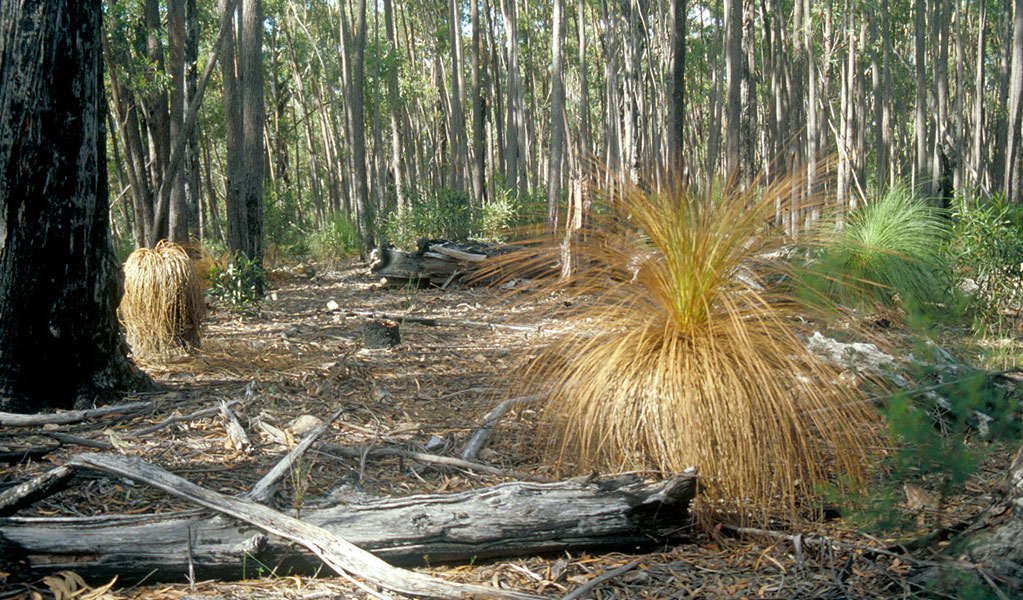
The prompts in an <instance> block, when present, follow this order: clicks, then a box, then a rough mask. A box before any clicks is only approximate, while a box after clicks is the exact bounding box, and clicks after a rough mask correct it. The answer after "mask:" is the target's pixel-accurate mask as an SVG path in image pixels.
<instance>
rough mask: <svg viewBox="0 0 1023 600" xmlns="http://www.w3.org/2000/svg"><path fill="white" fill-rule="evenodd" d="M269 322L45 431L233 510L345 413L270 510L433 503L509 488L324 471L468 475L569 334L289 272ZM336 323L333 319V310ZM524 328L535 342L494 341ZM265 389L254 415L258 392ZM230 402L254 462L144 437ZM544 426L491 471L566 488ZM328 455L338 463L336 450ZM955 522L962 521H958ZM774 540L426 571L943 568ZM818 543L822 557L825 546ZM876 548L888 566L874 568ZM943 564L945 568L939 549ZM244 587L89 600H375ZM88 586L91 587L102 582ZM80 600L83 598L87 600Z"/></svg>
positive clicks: (494, 308)
mask: <svg viewBox="0 0 1023 600" xmlns="http://www.w3.org/2000/svg"><path fill="white" fill-rule="evenodd" d="M271 282H272V284H271V289H270V293H269V295H268V297H267V300H266V302H264V303H263V304H262V305H260V306H258V307H254V308H253V309H252V310H250V311H248V312H247V313H246V312H245V311H242V312H239V311H237V310H233V309H228V308H226V307H223V306H218V307H214V309H213V310H212V312H211V314H210V315H209V318H208V325H207V329H206V331H205V335H204V342H203V348H202V349H201V350H199V351H197V352H195V353H193V354H191V355H189V356H185V357H179V358H177V359H171V360H167V361H164V362H162V363H144V364H143V365H142V367H143V368H144V369H145V370H146V371H147V372H149V373H150V374H152V375H153V377H154V378H155V379H156V380H157V381H158V382H159V383H161V384H162V385H163V386H165V390H164V391H161V392H159V393H156V394H150V395H142V396H138V397H133V398H126V399H125V400H126V401H130V400H133V399H146V400H154V401H155V402H156V408H155V409H154V410H153V411H151V412H150V413H148V414H145V415H141V416H135V417H132V418H130V419H128V418H125V419H121V420H119V421H116V422H113V423H111V422H109V421H101V422H98V423H92V424H82V425H73V426H66V427H59V428H55V429H51V430H50V432H51V433H52V432H54V431H57V432H63V433H65V434H69V435H73V436H75V437H77V438H79V439H80V440H87V441H91V442H94V445H95V446H97V447H101V448H102V447H107V448H115V449H117V450H118V451H120V452H124V453H127V454H133V455H137V456H139V457H141V458H143V459H145V460H146V461H148V462H151V463H153V464H156V465H158V466H160V467H163V468H165V469H168V470H170V471H172V472H174V473H176V474H178V475H180V476H183V477H185V478H187V479H189V480H191V481H193V482H195V483H197V484H199V485H201V486H204V487H207V488H210V489H213V490H217V491H220V492H224V493H227V494H237V493H241V492H244V491H245V490H247V489H248V488H249V487H250V486H251V485H252V484H253V483H255V482H256V481H257V480H258V479H259V478H260V477H261V476H262V475H263V474H264V473H266V472H267V471H268V470H269V469H270V468H271V467H272V466H273V465H274V464H275V463H276V462H277V461H278V460H279V459H280V458H281V456H283V454H284V453H286V452H287V451H288V449H289V447H291V446H292V445H293V444H294V443H295V441H296V439H298V438H300V437H301V435H300V434H299V433H297V432H294V431H292V429H291V426H292V424H293V423H294V422H295V420H296V419H297V418H299V417H302V416H303V415H311V416H313V417H316V418H319V419H324V418H327V417H328V416H329V415H330V414H332V413H333V412H334V411H335V410H337V409H338V408H341V407H344V409H345V410H344V412H343V413H342V415H341V416H340V418H338V419H337V420H336V421H335V422H334V423H333V424H332V426H331V427H330V428H329V430H328V431H327V433H325V434H324V435H323V437H322V438H321V439H320V445H319V446H317V447H314V450H313V451H311V452H310V453H309V454H308V456H307V459H308V464H307V466H308V467H309V469H308V473H303V476H301V477H292V478H288V479H286V481H285V482H284V483H283V485H282V487H281V489H280V491H279V492H278V494H277V497H276V498H275V504H276V505H277V506H278V507H282V508H287V507H301V506H302V504H303V503H304V502H307V501H309V500H311V499H315V498H316V497H317V496H320V495H321V494H324V493H325V492H327V491H328V490H330V489H331V487H332V486H333V485H334V484H335V483H337V482H338V481H339V480H341V479H343V478H345V479H346V480H348V481H358V483H359V485H361V486H362V488H363V489H364V490H365V491H366V492H367V493H369V494H373V495H390V496H396V495H408V494H413V493H430V494H438V493H445V492H451V491H460V490H465V489H469V488H478V487H484V486H489V485H493V484H495V483H498V482H500V481H505V480H508V477H501V476H497V475H493V474H486V473H476V472H470V471H465V470H459V469H452V468H441V467H438V466H437V465H430V464H424V463H420V462H416V461H413V460H408V459H402V458H398V457H385V458H366V457H365V456H363V457H362V458H358V457H349V456H344V455H340V454H338V453H334V452H331V451H330V450H329V448H328V447H329V446H330V445H335V446H346V447H349V448H370V447H377V446H387V447H396V448H402V449H406V450H415V451H420V452H429V453H432V454H441V455H450V456H457V455H458V453H459V452H460V450H461V449H462V447H463V446H464V444H465V442H466V441H467V439H468V438H469V436H470V435H471V433H472V432H473V431H474V430H475V429H476V428H477V427H478V426H479V424H480V422H481V421H482V419H483V417H484V415H486V414H487V412H488V411H489V410H490V409H492V408H493V407H494V406H495V405H496V404H497V403H498V402H500V401H501V400H504V399H505V398H507V397H508V394H510V393H511V392H510V389H511V387H512V386H510V385H509V380H508V377H509V376H510V375H511V374H512V370H513V367H514V365H515V363H516V361H517V360H518V359H519V357H520V356H521V355H522V354H523V353H525V352H528V350H529V348H530V346H531V344H532V343H533V342H535V341H536V340H537V338H538V337H542V336H544V335H548V334H549V333H548V332H550V331H552V330H555V329H556V328H557V325H558V324H557V323H556V322H553V321H550V320H547V319H545V317H544V305H543V302H546V301H550V302H555V301H556V299H548V300H536V299H533V300H524V299H523V298H514V299H512V298H509V297H508V295H507V293H505V292H499V291H495V290H491V289H486V288H452V289H447V290H441V289H437V288H423V289H414V288H409V287H405V288H402V287H381V285H380V282H379V281H378V280H377V279H374V278H371V277H370V276H368V275H367V274H365V266H364V265H361V264H356V263H349V264H345V265H342V266H341V267H339V268H336V269H330V270H322V271H319V272H312V271H311V270H305V269H293V270H290V271H280V272H277V273H275V274H274V275H273V277H272V278H271ZM330 301H334V302H336V303H337V308H336V309H332V308H330V307H328V302H330ZM366 313H386V314H391V315H412V316H423V317H441V318H443V319H445V320H446V321H445V323H446V324H442V325H433V326H431V325H425V324H421V323H416V322H410V321H406V322H403V323H399V327H400V331H401V342H400V343H399V344H398V345H396V346H393V347H388V348H381V349H371V348H365V339H364V336H365V334H366V331H367V329H366V323H367V322H368V321H370V320H373V319H372V318H371V317H369V316H367V315H366ZM508 322H515V323H518V324H520V325H523V324H526V325H530V327H529V328H526V329H506V328H499V327H487V326H485V325H483V324H482V323H493V324H502V323H508ZM250 382H254V385H253V386H252V392H251V393H250V396H249V399H248V400H244V399H245V398H246V391H245V390H246V386H247V385H248V384H249V383H250ZM220 400H243V402H242V403H240V404H239V405H237V406H236V411H237V412H238V416H239V418H240V419H241V421H242V423H250V424H251V423H253V422H254V419H255V418H256V417H258V419H259V421H261V422H262V423H264V424H266V425H269V427H253V428H252V429H251V430H250V431H249V432H248V433H249V435H250V437H251V441H252V443H253V447H252V449H251V451H250V452H248V453H243V452H241V451H240V450H239V449H237V448H235V447H234V446H233V445H232V443H231V442H230V440H229V438H228V437H227V435H226V433H225V429H224V425H223V421H222V419H221V418H220V416H219V415H215V414H214V415H211V416H206V417H200V418H188V419H184V420H181V421H179V422H177V423H174V424H172V425H168V426H166V427H163V428H160V429H157V430H155V431H152V432H151V433H148V434H143V435H135V434H133V432H135V433H137V432H138V431H140V430H144V428H146V427H150V426H153V425H155V424H158V423H161V422H162V421H163V420H164V419H166V418H167V417H170V416H174V415H180V416H187V415H190V414H192V413H194V412H195V411H197V410H200V409H203V408H209V407H213V406H216V405H217V403H218V401H220ZM536 417H537V414H536V412H535V410H533V409H530V408H523V409H519V410H515V411H513V412H512V413H510V414H509V415H508V416H506V417H505V418H504V419H503V420H502V421H501V424H500V426H499V427H498V429H497V430H496V431H495V434H494V435H493V436H492V438H491V440H490V442H489V444H488V445H487V447H486V448H485V449H484V451H483V452H482V453H481V454H480V456H479V460H480V461H482V462H484V463H487V464H489V465H492V466H495V467H499V468H501V469H507V470H514V471H518V472H525V473H529V474H532V475H538V476H543V477H550V478H555V477H558V476H559V473H558V472H557V471H555V470H554V468H553V467H552V466H551V465H549V464H548V463H546V462H545V461H544V456H543V454H542V452H541V451H542V444H537V443H536V441H535V439H533V437H532V436H531V435H530V432H532V431H533V427H534V424H535V422H536ZM43 433H46V432H28V431H8V432H2V431H0V445H3V446H8V447H24V446H26V445H32V444H45V443H53V440H52V439H50V438H47V437H46V436H45V435H42V434H43ZM83 444H84V442H83V443H79V444H75V443H65V444H64V445H63V446H62V447H61V448H60V449H58V450H57V451H55V452H52V453H50V454H48V455H47V456H46V457H45V458H44V459H41V460H38V461H29V462H22V463H20V464H12V465H7V466H4V465H0V481H13V480H17V479H20V478H23V477H26V476H28V475H33V474H36V473H39V472H42V471H43V470H45V469H47V468H50V467H52V466H53V464H59V463H61V462H62V461H63V460H65V459H66V458H67V457H68V456H70V455H72V454H75V453H78V452H83V451H90V450H89V449H87V448H82V447H81V446H82V445H83ZM324 448H328V449H324ZM998 476H999V465H992V466H990V467H989V468H988V469H987V470H985V471H984V473H983V474H982V476H981V477H979V478H978V479H977V481H976V482H973V483H971V484H970V485H971V486H973V487H972V488H971V489H972V492H971V495H970V497H969V498H966V499H962V501H961V502H959V504H958V508H957V510H958V511H959V513H960V514H959V517H962V518H966V517H968V516H969V515H970V514H975V513H976V512H977V511H978V510H980V509H981V508H982V507H983V506H984V505H986V503H987V501H988V499H989V497H990V495H991V494H992V493H993V490H994V487H995V485H996V483H997V479H998ZM180 508H191V507H189V506H187V505H185V504H183V503H182V502H181V501H178V500H176V499H173V498H170V497H168V496H167V495H166V494H163V493H161V492H159V491H156V490H152V489H147V488H146V487H145V486H139V485H134V486H133V485H129V484H127V483H126V482H123V481H120V480H114V479H102V478H97V479H88V480H85V481H78V482H76V483H75V484H74V485H72V486H70V487H69V488H68V489H67V490H66V491H63V492H61V493H59V494H56V495H53V496H50V497H48V498H46V499H44V500H42V501H40V502H37V503H36V504H35V505H33V506H32V507H31V508H30V509H27V510H25V511H22V512H21V513H19V514H36V515H63V514H66V515H94V514H105V513H135V512H144V511H150V512H160V511H170V510H175V509H180ZM947 518H948V519H949V520H950V521H951V520H955V518H956V516H954V515H953V516H949V517H947ZM808 527H817V529H806V530H803V531H798V530H793V529H791V528H790V529H789V530H786V531H784V532H782V533H781V534H779V535H777V536H775V537H760V538H757V539H753V540H750V539H740V538H739V537H737V536H736V535H734V532H732V531H729V530H728V529H727V528H716V529H712V530H710V531H693V532H692V534H691V536H690V538H689V541H688V542H687V543H681V544H679V545H675V546H672V547H664V548H658V549H656V550H655V551H653V552H649V553H643V554H620V553H609V554H600V555H593V556H591V555H587V554H568V553H565V554H562V555H553V556H542V557H534V556H530V557H521V558H516V559H510V560H498V561H490V562H484V563H477V564H469V565H464V564H463V565H432V566H429V567H424V568H423V569H422V570H423V571H426V572H429V573H432V574H434V575H437V576H439V577H442V578H447V579H450V580H453V581H460V582H474V583H484V584H491V585H496V586H501V587H505V588H512V589H516V590H520V591H525V592H532V593H536V594H540V595H543V596H547V597H552V598H555V597H563V596H564V595H565V594H567V593H569V592H571V591H572V590H574V589H576V588H578V587H579V586H581V585H584V584H586V583H587V582H590V581H591V580H592V579H593V578H594V577H597V576H599V575H601V574H603V573H608V572H610V571H612V570H614V569H616V568H618V567H622V566H629V568H628V569H627V570H624V572H622V573H620V574H618V575H616V576H614V577H611V578H609V579H607V580H606V581H603V582H602V583H600V584H599V585H596V586H594V587H593V588H592V589H591V590H590V591H589V592H588V594H589V596H588V597H593V598H630V599H631V598H893V597H907V596H915V595H916V594H917V593H918V591H919V587H917V585H916V584H915V583H912V582H911V579H912V577H911V576H912V575H913V574H914V573H916V572H918V571H920V570H922V569H923V568H924V567H926V566H928V565H929V564H931V561H932V560H933V558H932V556H930V555H927V554H926V551H918V552H915V553H913V554H905V553H901V552H891V551H889V550H884V548H886V547H887V544H886V543H884V542H881V541H880V540H875V539H872V538H870V537H869V536H863V535H856V534H854V533H851V532H848V531H843V530H841V529H840V528H839V527H838V526H837V525H828V524H825V525H808ZM821 535H823V536H824V537H818V536H821ZM878 548H881V549H882V550H877V549H878ZM932 550H933V548H932ZM255 575H256V576H258V577H257V578H255V579H250V580H246V581H241V582H216V581H206V582H193V583H187V582H186V583H178V584H155V585H147V584H145V583H143V584H142V585H140V586H135V587H131V588H117V587H115V588H113V589H112V590H107V591H105V592H97V593H96V594H98V595H96V594H94V596H92V598H94V599H95V598H100V597H106V598H123V599H128V598H132V599H140V600H141V599H149V598H189V597H194V598H202V599H207V600H209V599H214V598H273V599H291V598H308V599H312V598H329V597H344V598H362V597H368V596H367V595H366V594H365V592H362V591H359V590H358V589H357V588H356V587H355V586H353V585H352V584H350V583H348V582H346V581H345V580H343V579H341V578H336V577H327V576H324V577H319V578H314V577H309V576H293V575H291V574H290V573H275V572H271V571H270V569H267V570H266V571H262V570H260V571H259V572H257V573H256V574H255ZM2 577H3V574H0V590H3V591H0V600H2V599H3V598H8V597H24V598H30V597H31V598H35V597H52V591H51V588H48V587H47V585H45V584H44V583H43V582H27V583H26V582H5V581H4V579H2ZM93 583H94V584H95V583H96V582H93ZM39 595H41V596H39ZM80 597H86V596H85V595H80Z"/></svg>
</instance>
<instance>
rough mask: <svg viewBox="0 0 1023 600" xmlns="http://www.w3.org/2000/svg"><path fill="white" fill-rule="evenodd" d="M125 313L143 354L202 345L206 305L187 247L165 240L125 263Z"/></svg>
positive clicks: (136, 349) (137, 351) (136, 350)
mask: <svg viewBox="0 0 1023 600" xmlns="http://www.w3.org/2000/svg"><path fill="white" fill-rule="evenodd" d="M119 312H120V315H121V321H122V322H123V323H124V326H125V330H126V333H127V338H128V344H130V345H131V348H132V351H133V352H134V353H135V355H136V356H137V357H158V356H164V355H166V354H168V353H170V352H173V351H176V350H188V349H192V348H198V347H199V343H200V342H199V333H200V325H201V324H202V320H203V317H204V316H205V314H206V307H205V304H203V297H202V289H201V288H200V285H199V277H198V275H197V273H196V270H195V267H194V266H193V265H192V261H191V260H190V259H189V256H188V253H187V252H186V251H185V249H184V248H182V247H181V246H179V245H177V244H174V243H170V242H166V241H161V242H160V243H159V244H157V246H156V248H155V249H152V250H151V249H149V248H139V249H138V250H136V251H134V252H132V253H131V255H130V256H128V260H127V261H125V263H124V297H123V298H122V299H121V306H120V309H119Z"/></svg>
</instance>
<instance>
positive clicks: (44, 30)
mask: <svg viewBox="0 0 1023 600" xmlns="http://www.w3.org/2000/svg"><path fill="white" fill-rule="evenodd" d="M101 15H102V9H101V8H100V7H99V5H97V4H94V3H91V2H72V1H67V0H45V1H43V0H24V1H19V2H3V3H2V4H0V65H2V66H3V68H0V410H4V411H11V410H16V411H38V410H40V409H42V408H45V407H59V408H70V407H71V406H72V405H74V404H75V403H76V401H83V402H85V403H89V404H91V403H92V402H93V401H94V400H96V399H97V398H98V397H102V396H103V395H110V394H114V393H117V392H120V391H129V390H138V389H144V388H146V387H149V386H151V382H150V381H149V380H148V378H147V377H146V376H145V375H143V374H142V373H141V372H140V371H138V370H137V369H135V367H134V366H133V365H132V364H131V362H130V361H129V360H128V358H127V351H128V348H127V345H126V344H125V342H124V337H123V335H122V334H121V329H120V325H119V323H118V319H117V305H118V303H119V302H120V299H121V293H122V287H121V281H122V279H121V278H122V275H121V269H120V265H119V264H118V262H117V259H116V257H115V255H114V249H113V245H112V244H111V242H110V228H109V212H108V206H107V203H108V190H107V170H106V142H105V131H104V127H105V124H104V120H105V118H106V98H105V96H104V93H103V67H102V62H101V49H100V47H101V39H102V28H101V25H100V20H101ZM55 374H59V376H54V375H55Z"/></svg>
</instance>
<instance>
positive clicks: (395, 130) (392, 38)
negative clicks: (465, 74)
mask: <svg viewBox="0 0 1023 600" xmlns="http://www.w3.org/2000/svg"><path fill="white" fill-rule="evenodd" d="M383 4H384V28H385V29H386V34H387V41H388V42H389V43H390V45H391V47H392V48H393V49H394V52H395V53H397V52H398V35H397V33H396V31H395V27H394V8H393V3H392V1H391V0H383ZM387 96H388V104H389V105H390V109H391V110H390V111H389V112H390V114H389V117H390V124H391V177H392V178H393V179H394V192H395V197H396V201H397V205H398V206H397V208H398V212H399V214H401V213H403V212H404V211H405V208H406V207H405V204H406V202H407V201H406V199H405V186H406V185H407V182H406V180H405V172H404V169H403V168H402V163H403V161H402V142H401V139H402V118H401V96H400V94H399V92H398V70H397V69H390V70H389V72H388V75H387ZM380 151H383V150H382V149H381V150H380Z"/></svg>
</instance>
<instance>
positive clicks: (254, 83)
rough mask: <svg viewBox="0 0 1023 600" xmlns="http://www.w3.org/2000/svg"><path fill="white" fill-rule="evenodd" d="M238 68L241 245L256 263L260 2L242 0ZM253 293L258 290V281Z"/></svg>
mask: <svg viewBox="0 0 1023 600" xmlns="http://www.w3.org/2000/svg"><path fill="white" fill-rule="evenodd" d="M241 11H242V16H241V20H240V23H241V31H240V32H239V34H240V35H239V42H240V43H239V46H238V48H239V52H238V54H239V61H238V70H239V74H240V75H241V92H242V100H241V110H242V143H243V145H242V148H243V150H242V181H241V201H242V202H243V203H244V204H245V213H246V217H247V221H246V227H245V236H246V241H245V244H244V247H242V248H237V249H238V250H242V251H244V252H245V253H246V255H247V256H248V257H249V259H250V260H251V261H253V262H255V263H256V264H257V265H262V262H263V160H264V156H265V155H264V139H263V123H264V120H265V113H264V108H263V2H262V0H242V2H241ZM256 291H257V293H262V291H263V289H262V281H261V280H259V281H258V285H257V289H256Z"/></svg>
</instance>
